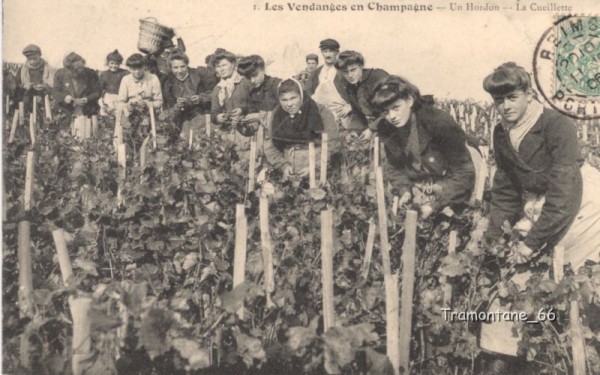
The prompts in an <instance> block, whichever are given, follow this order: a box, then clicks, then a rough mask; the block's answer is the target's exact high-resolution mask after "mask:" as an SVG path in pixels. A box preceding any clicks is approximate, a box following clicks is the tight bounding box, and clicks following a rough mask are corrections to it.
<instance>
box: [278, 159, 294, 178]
mask: <svg viewBox="0 0 600 375" xmlns="http://www.w3.org/2000/svg"><path fill="white" fill-rule="evenodd" d="M281 171H282V172H283V181H287V180H288V179H289V178H290V176H292V175H293V174H294V167H292V165H291V164H289V163H285V164H284V165H283V167H281Z"/></svg>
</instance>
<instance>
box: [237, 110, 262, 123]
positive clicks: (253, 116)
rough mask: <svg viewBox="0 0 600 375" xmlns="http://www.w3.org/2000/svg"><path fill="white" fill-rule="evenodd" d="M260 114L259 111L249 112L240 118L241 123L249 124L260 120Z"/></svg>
mask: <svg viewBox="0 0 600 375" xmlns="http://www.w3.org/2000/svg"><path fill="white" fill-rule="evenodd" d="M261 119H262V116H261V114H260V113H259V112H256V113H249V114H247V115H246V116H244V117H243V118H242V124H251V123H253V122H260V121H261Z"/></svg>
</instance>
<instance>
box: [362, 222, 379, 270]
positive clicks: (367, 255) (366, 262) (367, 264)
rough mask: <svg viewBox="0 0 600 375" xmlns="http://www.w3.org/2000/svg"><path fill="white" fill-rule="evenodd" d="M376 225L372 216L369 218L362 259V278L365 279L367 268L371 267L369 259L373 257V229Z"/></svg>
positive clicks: (375, 228) (374, 229)
mask: <svg viewBox="0 0 600 375" xmlns="http://www.w3.org/2000/svg"><path fill="white" fill-rule="evenodd" d="M376 230H377V225H376V224H375V220H374V219H373V218H370V219H369V234H368V235H367V244H366V247H365V259H364V261H363V271H362V275H363V278H364V279H365V280H366V279H367V277H368V276H369V270H370V268H371V259H372V258H373V246H375V231H376Z"/></svg>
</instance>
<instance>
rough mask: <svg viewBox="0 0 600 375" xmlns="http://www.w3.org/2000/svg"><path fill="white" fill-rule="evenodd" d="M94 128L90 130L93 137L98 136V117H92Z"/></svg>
mask: <svg viewBox="0 0 600 375" xmlns="http://www.w3.org/2000/svg"><path fill="white" fill-rule="evenodd" d="M91 121H92V128H91V130H90V132H91V135H92V136H96V135H97V134H98V115H92V120H91Z"/></svg>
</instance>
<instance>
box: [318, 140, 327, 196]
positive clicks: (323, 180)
mask: <svg viewBox="0 0 600 375" xmlns="http://www.w3.org/2000/svg"><path fill="white" fill-rule="evenodd" d="M328 140H329V136H328V135H327V133H325V132H323V133H322V134H321V175H320V180H319V182H320V183H321V185H325V184H326V183H327V159H328V151H327V148H328V145H327V142H328Z"/></svg>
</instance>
